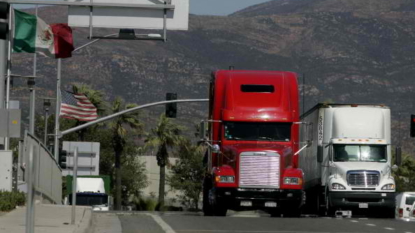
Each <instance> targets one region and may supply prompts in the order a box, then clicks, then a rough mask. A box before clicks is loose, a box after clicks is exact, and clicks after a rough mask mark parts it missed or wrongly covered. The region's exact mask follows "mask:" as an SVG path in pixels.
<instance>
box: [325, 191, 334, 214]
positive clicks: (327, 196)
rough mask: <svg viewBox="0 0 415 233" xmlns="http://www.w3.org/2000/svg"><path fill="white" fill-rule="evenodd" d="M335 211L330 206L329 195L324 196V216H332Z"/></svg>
mask: <svg viewBox="0 0 415 233" xmlns="http://www.w3.org/2000/svg"><path fill="white" fill-rule="evenodd" d="M334 212H335V209H334V208H333V207H332V206H331V204H330V199H329V195H326V215H327V216H334Z"/></svg>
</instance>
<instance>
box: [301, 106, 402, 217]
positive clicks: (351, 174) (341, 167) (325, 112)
mask: <svg viewBox="0 0 415 233" xmlns="http://www.w3.org/2000/svg"><path fill="white" fill-rule="evenodd" d="M301 122H302V124H301V130H300V142H301V144H302V145H300V146H301V147H302V146H304V145H307V144H308V147H307V148H306V149H304V150H303V151H301V153H300V157H299V166H300V168H301V169H303V171H304V179H305V180H304V181H305V190H306V193H307V196H306V197H307V198H306V203H307V205H308V206H310V205H312V206H313V207H315V208H314V210H316V211H318V212H319V213H320V214H328V215H332V214H335V213H336V211H337V213H340V214H341V213H350V211H353V210H356V209H369V210H375V209H382V211H381V213H383V215H384V216H387V217H394V216H395V181H394V178H393V177H392V161H391V160H392V155H391V118H390V109H389V108H388V107H386V106H383V105H357V104H318V105H316V106H315V107H313V108H312V109H311V110H309V111H308V112H306V113H305V114H303V116H301Z"/></svg>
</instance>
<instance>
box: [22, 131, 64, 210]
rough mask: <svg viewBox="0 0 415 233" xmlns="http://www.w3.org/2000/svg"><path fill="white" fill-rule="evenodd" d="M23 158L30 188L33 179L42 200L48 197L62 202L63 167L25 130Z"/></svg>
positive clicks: (37, 194) (59, 202) (56, 201)
mask: <svg viewBox="0 0 415 233" xmlns="http://www.w3.org/2000/svg"><path fill="white" fill-rule="evenodd" d="M31 148H33V150H32V155H31V154H30V153H31ZM22 160H23V161H24V163H25V165H24V166H23V167H25V181H26V182H27V184H28V187H27V188H28V190H29V189H30V187H29V185H30V184H29V183H30V182H29V181H33V184H32V185H33V187H34V191H35V193H34V194H35V196H40V197H41V198H42V201H43V200H44V199H45V198H46V199H47V201H48V202H49V203H55V204H61V203H62V169H61V168H60V167H59V165H58V163H57V161H56V160H55V158H54V156H53V154H52V153H51V152H50V151H49V150H48V149H47V148H46V146H45V145H43V144H42V143H41V141H40V140H39V139H37V138H36V137H35V136H33V135H32V134H30V133H28V132H25V137H24V143H23V158H22ZM31 169H33V170H32V171H31ZM31 174H32V175H31ZM31 176H33V177H31ZM43 202H44V201H43Z"/></svg>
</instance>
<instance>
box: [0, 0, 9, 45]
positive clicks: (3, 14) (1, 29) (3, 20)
mask: <svg viewBox="0 0 415 233" xmlns="http://www.w3.org/2000/svg"><path fill="white" fill-rule="evenodd" d="M9 10H10V4H9V3H7V2H0V39H2V40H6V39H7V34H8V33H9Z"/></svg>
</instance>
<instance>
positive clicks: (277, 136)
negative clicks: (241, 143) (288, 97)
mask: <svg viewBox="0 0 415 233" xmlns="http://www.w3.org/2000/svg"><path fill="white" fill-rule="evenodd" d="M225 138H226V139H227V140H245V141H285V142H288V141H290V138H291V123H274V122H225Z"/></svg>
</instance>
